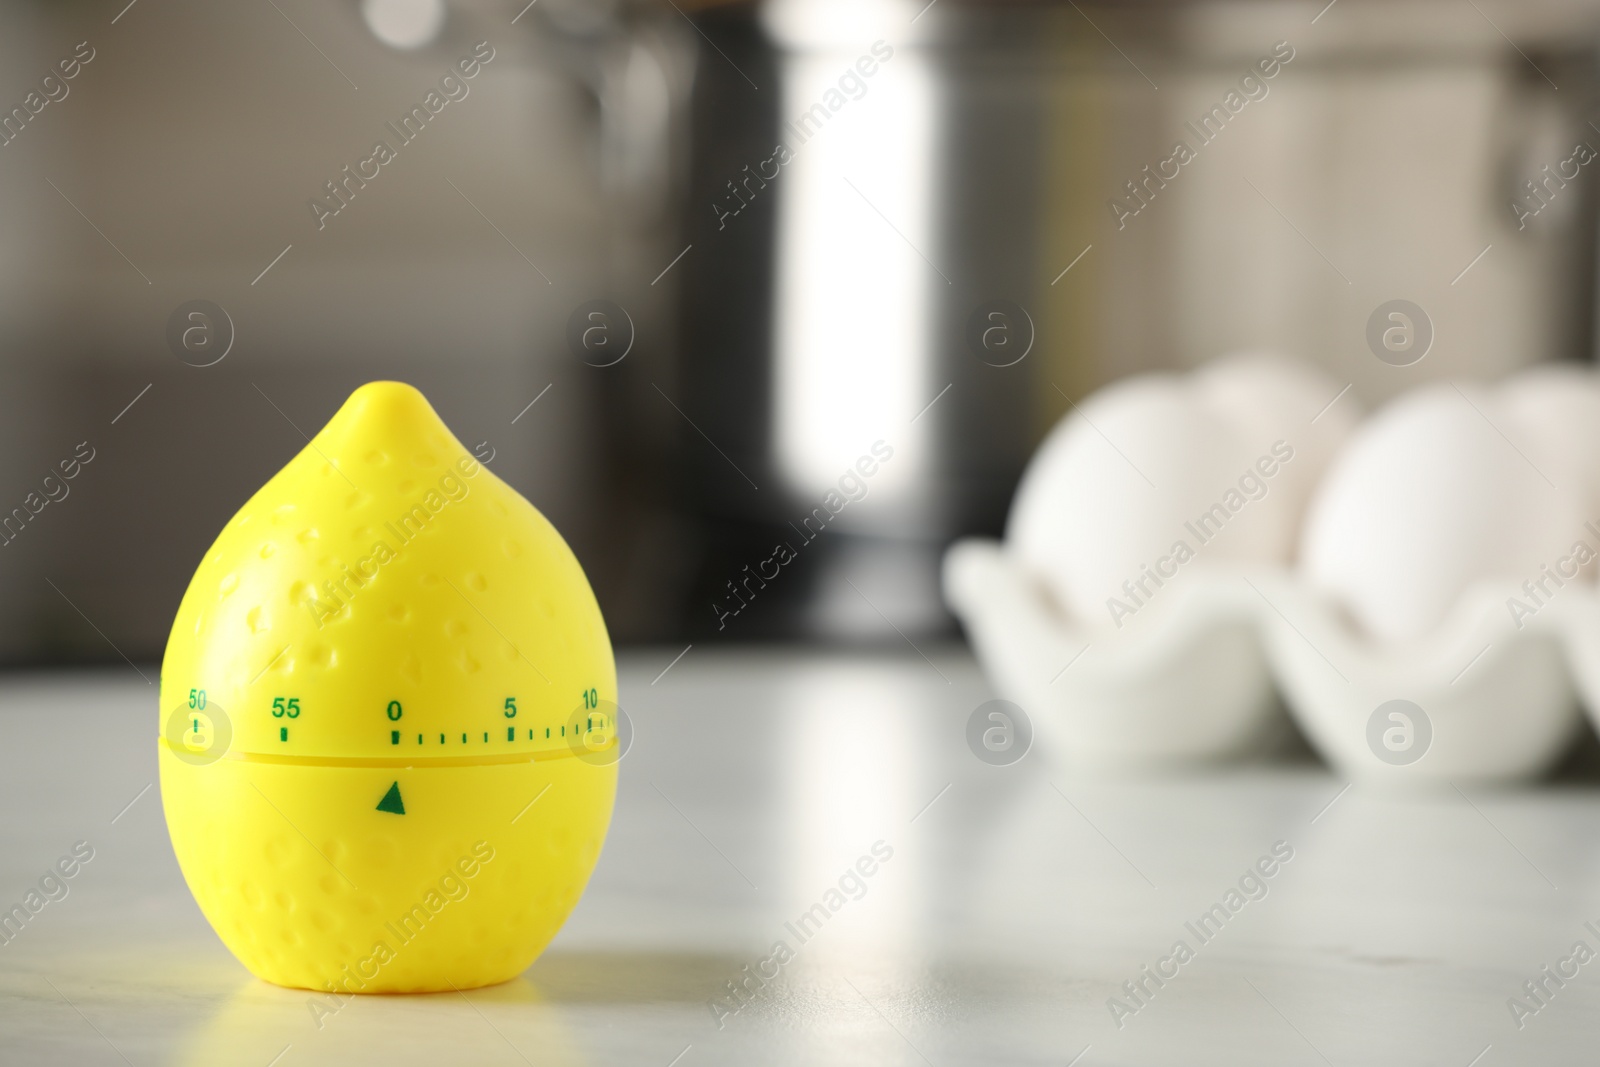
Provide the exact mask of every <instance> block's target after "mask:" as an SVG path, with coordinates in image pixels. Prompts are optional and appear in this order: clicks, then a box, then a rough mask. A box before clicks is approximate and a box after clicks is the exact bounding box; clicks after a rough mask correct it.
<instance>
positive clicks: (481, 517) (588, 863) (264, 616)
mask: <svg viewBox="0 0 1600 1067" xmlns="http://www.w3.org/2000/svg"><path fill="white" fill-rule="evenodd" d="M616 688H617V683H616V667H615V663H614V661H613V659H612V653H611V643H610V640H609V638H608V636H607V634H606V628H605V621H604V619H603V618H602V617H601V614H600V609H599V605H598V604H597V603H596V602H595V598H594V593H593V591H592V590H591V589H590V587H589V583H588V581H587V579H586V578H585V577H584V574H583V570H582V569H581V567H580V566H579V565H578V561H577V559H576V558H575V557H574V556H573V554H572V552H571V550H570V549H569V548H568V547H567V545H566V542H565V541H563V540H562V538H561V535H560V534H559V533H557V532H556V530H555V528H554V527H553V526H551V525H550V523H549V522H548V521H547V520H546V519H545V518H544V516H543V515H541V514H540V513H539V512H538V511H537V510H535V509H534V507H533V506H532V505H531V504H529V503H528V501H527V500H525V499H523V497H522V496H520V495H519V494H518V493H517V492H516V491H515V490H513V489H512V488H511V487H509V486H508V485H506V484H505V483H504V482H502V481H501V480H500V479H499V478H497V477H496V476H495V475H494V474H493V473H492V472H490V471H489V470H488V469H487V468H486V467H484V466H483V465H481V464H480V463H479V462H478V461H477V460H476V459H475V458H474V457H473V456H472V454H471V453H469V452H468V451H467V450H466V449H465V448H464V447H463V446H462V445H461V443H460V442H459V441H458V440H456V438H455V437H454V436H453V435H452V434H451V433H450V431H449V429H448V428H446V426H445V425H444V423H443V422H442V421H441V420H440V419H439V417H438V415H437V414H435V412H434V410H433V408H432V407H431V406H430V405H429V404H428V402H427V400H426V399H425V398H424V397H423V396H422V394H421V393H419V392H418V391H417V390H416V389H414V388H412V387H411V386H409V385H404V384H401V383H398V382H374V383H371V384H369V385H365V386H363V387H361V388H360V389H358V390H356V392H355V393H354V394H352V395H351V397H350V398H349V400H347V401H346V402H345V404H344V406H343V407H342V408H340V410H339V411H338V413H337V414H335V415H334V417H333V419H332V421H330V422H329V423H328V425H327V426H325V427H324V428H323V429H322V431H321V432H320V433H318V434H317V436H316V437H315V438H314V439H312V440H311V442H310V443H309V444H308V445H307V447H306V448H305V449H304V450H303V451H302V452H300V453H299V454H298V455H297V456H295V457H294V458H293V459H292V460H290V462H289V464H288V465H287V466H286V467H284V468H283V470H281V471H279V472H278V473H277V474H276V475H274V476H273V478H272V479H271V480H270V481H268V482H267V484H266V485H265V486H263V487H262V488H261V489H260V491H258V492H257V493H256V494H255V495H254V496H253V497H251V498H250V500H249V501H248V502H247V503H246V504H245V505H244V507H243V508H241V509H240V510H239V512H238V514H237V515H235V516H234V517H233V518H232V519H231V520H230V521H229V522H228V524H227V526H226V527H225V528H224V529H223V531H222V533H221V534H220V535H219V536H218V538H217V540H216V542H215V543H214V544H213V545H212V546H211V548H210V549H209V550H208V551H207V552H206V554H205V558H204V559H203V561H202V562H201V563H200V566H199V569H198V570H197V571H196V572H195V576H194V579H193V581H192V582H191V583H190V585H189V589H188V591H187V592H186V593H185V594H184V597H183V602H182V604H181V605H180V606H179V608H178V615H177V619H176V620H175V621H174V623H173V627H172V634H171V637H170V638H169V640H168V642H167V650H166V657H165V661H164V662H163V664H162V671H161V710H162V723H163V730H162V735H161V737H160V739H159V741H158V747H159V752H160V759H159V762H160V768H161V795H162V802H163V805H164V806H165V810H166V816H167V826H168V829H169V831H170V833H171V836H172V845H173V850H174V851H175V852H176V854H177V858H178V863H179V865H180V866H181V867H182V869H183V875H184V878H185V879H186V880H187V882H188V884H189V888H190V890H191V891H192V892H193V894H194V897H195V900H196V901H197V902H198V903H199V905H200V909H201V911H203V912H204V913H205V916H206V918H207V919H208V920H209V921H210V923H211V925H212V926H213V928H215V930H216V931H217V934H218V936H219V937H221V938H222V940H223V942H224V943H225V944H226V945H227V946H228V948H229V949H230V950H232V952H233V954H234V955H235V956H237V957H238V958H239V960H240V961H241V962H243V963H244V965H245V966H246V967H248V968H249V969H250V970H251V971H252V972H253V973H255V974H256V975H257V976H259V977H261V978H264V979H266V980H267V981H269V982H274V983H277V984H278V985H284V986H295V987H302V988H307V989H317V990H336V991H338V992H341V993H342V992H350V993H361V992H367V993H375V992H426V991H440V990H450V989H467V988H471V987H474V986H482V985H487V984H490V983H494V982H501V981H505V980H507V979H509V978H512V977H514V976H515V975H517V974H518V973H520V972H521V971H523V970H524V969H525V968H526V967H527V966H528V965H529V964H530V963H531V962H532V961H533V960H534V958H535V957H536V956H537V955H538V954H539V953H540V951H542V950H543V949H544V947H545V945H547V944H548V943H549V942H550V939H551V938H552V937H554V936H555V934H556V931H557V930H559V929H560V927H561V924H562V923H563V922H564V921H565V919H566V917H567V915H568V914H569V913H570V912H571V911H572V909H573V907H574V906H575V905H576V904H577V901H578V897H579V896H580V895H581V893H582V892H583V888H584V885H585V883H586V882H587V881H588V878H589V874H590V872H591V871H592V870H593V868H594V865H595V861H596V860H597V858H598V856H599V853H600V847H601V844H602V843H603V841H604V839H605V834H606V829H607V827H608V825H609V823H610V820H611V808H612V803H613V801H614V799H615V795H616V780H617V767H616V759H617V756H618V755H619V753H620V752H621V748H620V747H619V745H618V738H617V730H616V727H617V719H618V715H619V711H618V709H617V706H616V703H615V701H616Z"/></svg>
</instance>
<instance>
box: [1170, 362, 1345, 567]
mask: <svg viewBox="0 0 1600 1067" xmlns="http://www.w3.org/2000/svg"><path fill="white" fill-rule="evenodd" d="M1191 381H1192V382H1193V383H1194V389H1195V391H1196V393H1197V395H1198V396H1199V398H1200V400H1201V402H1202V403H1205V404H1207V405H1208V406H1210V407H1211V408H1212V409H1213V410H1215V411H1217V412H1219V413H1221V414H1223V415H1224V416H1226V417H1227V418H1228V419H1230V420H1231V421H1232V422H1233V424H1234V425H1235V426H1236V427H1237V428H1238V429H1239V432H1240V433H1241V434H1242V435H1243V437H1244V439H1245V441H1247V442H1248V443H1249V444H1251V445H1252V446H1254V448H1255V449H1256V451H1257V452H1261V453H1265V452H1267V451H1268V450H1269V449H1270V448H1271V446H1272V445H1273V444H1274V443H1275V442H1277V441H1286V442H1288V443H1289V445H1290V446H1292V447H1293V449H1294V460H1293V462H1291V463H1286V464H1284V465H1283V469H1282V471H1281V473H1279V474H1278V475H1277V476H1275V478H1274V479H1273V483H1272V492H1271V494H1270V495H1269V497H1268V499H1267V500H1266V501H1263V503H1265V504H1266V505H1267V506H1268V507H1270V508H1272V509H1273V510H1275V511H1276V512H1278V515H1277V521H1278V522H1279V523H1281V524H1282V525H1283V526H1284V528H1285V529H1286V530H1287V531H1289V536H1290V537H1291V538H1292V539H1295V540H1298V538H1299V533H1300V521H1301V518H1302V517H1303V515H1304V514H1305V509H1306V507H1307V505H1308V504H1310V502H1311V495H1312V494H1313V493H1314V492H1315V491H1316V488H1317V485H1318V484H1319V483H1320V482H1321V480H1322V475H1323V473H1324V472H1325V471H1326V470H1327V468H1328V464H1329V463H1331V462H1332V461H1333V457H1334V456H1335V455H1337V454H1338V452H1339V449H1340V448H1341V447H1343V445H1344V443H1345V441H1347V440H1348V439H1349V437H1350V434H1351V433H1352V432H1353V431H1354V430H1355V428H1356V425H1357V423H1359V422H1360V421H1361V414H1362V411H1361V403H1360V401H1359V400H1357V399H1356V397H1355V396H1354V394H1353V393H1351V392H1347V391H1345V390H1346V388H1347V385H1346V383H1344V382H1336V381H1334V380H1333V379H1332V378H1330V377H1328V376H1327V375H1326V374H1324V373H1322V371H1320V370H1318V369H1317V368H1316V367H1314V366H1312V365H1311V364H1309V363H1305V362H1302V361H1297V360H1289V359H1286V358H1284V357H1282V356H1278V355H1274V354H1272V353H1269V352H1240V353H1235V354H1234V355H1230V356H1224V357H1222V358H1221V359H1217V360H1213V361H1212V362H1210V363H1208V364H1206V365H1205V366H1203V367H1201V368H1200V369H1199V370H1197V371H1195V373H1194V375H1193V377H1192V378H1191Z"/></svg>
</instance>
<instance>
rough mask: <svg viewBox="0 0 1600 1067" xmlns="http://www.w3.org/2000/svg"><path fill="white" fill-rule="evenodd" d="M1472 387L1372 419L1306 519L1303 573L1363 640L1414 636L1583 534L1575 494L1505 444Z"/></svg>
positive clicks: (1421, 393) (1488, 396) (1421, 398)
mask: <svg viewBox="0 0 1600 1067" xmlns="http://www.w3.org/2000/svg"><path fill="white" fill-rule="evenodd" d="M1510 425H1511V419H1510V418H1509V416H1508V412H1507V411H1506V408H1505V405H1504V403H1503V402H1502V398H1501V397H1500V396H1499V395H1498V394H1497V393H1495V392H1491V391H1490V390H1488V389H1485V388H1482V387H1479V386H1471V385H1465V386H1460V387H1457V386H1454V385H1436V386H1429V387H1426V388H1423V389H1418V390H1416V391H1414V392H1411V393H1408V394H1406V395H1404V396H1402V397H1400V398H1399V399H1398V400H1396V401H1394V402H1393V403H1391V404H1390V405H1389V406H1388V407H1386V408H1384V409H1383V410H1382V411H1380V412H1378V413H1377V414H1376V415H1375V416H1373V417H1372V418H1371V419H1369V420H1368V421H1367V422H1366V423H1365V424H1364V425H1363V426H1362V427H1361V428H1360V429H1359V430H1358V431H1357V432H1356V434H1355V436H1354V437H1353V438H1352V439H1351V440H1350V442H1349V444H1348V445H1347V446H1346V447H1345V449H1344V450H1343V451H1342V452H1341V453H1340V455H1339V456H1338V458H1337V459H1336V460H1335V461H1334V463H1333V466H1332V467H1331V468H1330V469H1329V471H1328V474H1327V476H1326V477H1325V478H1324V480H1323V483H1322V485H1321V487H1320V488H1319V489H1318V491H1317V494H1316V497H1315V499H1314V500H1313V501H1312V505H1311V510H1310V512H1309V514H1308V515H1307V519H1306V528H1305V538H1304V542H1303V548H1302V553H1301V558H1302V562H1303V564H1304V567H1305V571H1306V574H1307V576H1308V578H1309V579H1310V580H1311V582H1312V583H1313V584H1314V585H1316V586H1317V587H1319V588H1321V589H1323V590H1325V591H1326V592H1328V593H1330V594H1332V595H1333V596H1334V597H1335V598H1336V599H1338V600H1339V601H1341V602H1342V603H1343V604H1344V606H1345V607H1346V608H1347V609H1348V610H1349V612H1350V613H1351V615H1352V616H1353V617H1354V619H1355V620H1356V621H1357V623H1359V624H1360V626H1362V627H1363V628H1364V629H1365V630H1366V631H1367V632H1368V633H1370V634H1372V635H1374V636H1376V637H1378V638H1380V639H1382V640H1386V641H1406V640H1411V639H1415V638H1418V637H1421V636H1422V635H1424V634H1426V633H1428V632H1429V631H1430V630H1432V629H1433V627H1435V626H1436V625H1438V624H1439V622H1441V621H1442V620H1443V619H1444V617H1445V615H1446V614H1447V613H1448V612H1449V611H1450V609H1451V608H1452V607H1453V606H1454V605H1455V603H1456V601H1457V600H1458V598H1459V597H1460V596H1461V594H1462V593H1463V592H1464V591H1465V590H1466V589H1467V587H1468V586H1469V585H1470V584H1472V583H1473V582H1475V581H1496V580H1504V581H1509V582H1512V583H1513V584H1517V583H1521V582H1522V581H1523V580H1525V579H1526V578H1528V577H1531V576H1536V575H1537V574H1538V572H1539V568H1540V566H1541V565H1543V564H1545V563H1548V562H1550V561H1552V560H1554V559H1556V558H1557V557H1559V556H1560V555H1562V554H1563V553H1564V552H1565V550H1566V548H1567V547H1568V546H1570V545H1571V543H1572V541H1573V540H1574V539H1575V538H1576V537H1578V536H1579V535H1580V534H1581V532H1582V521H1581V519H1580V517H1579V509H1578V506H1577V502H1576V498H1575V497H1574V495H1573V494H1571V493H1570V492H1563V491H1560V490H1558V489H1556V488H1554V487H1552V486H1551V485H1550V484H1549V483H1548V482H1547V481H1546V480H1545V478H1544V477H1543V476H1542V475H1541V473H1540V472H1539V471H1538V470H1537V469H1536V468H1535V466H1534V464H1533V463H1531V462H1530V461H1529V459H1528V458H1527V457H1525V456H1524V455H1523V454H1522V453H1521V452H1519V451H1518V449H1517V448H1516V447H1514V446H1513V445H1512V443H1511V442H1510V441H1509V440H1508V439H1507V436H1506V434H1505V427H1507V426H1510Z"/></svg>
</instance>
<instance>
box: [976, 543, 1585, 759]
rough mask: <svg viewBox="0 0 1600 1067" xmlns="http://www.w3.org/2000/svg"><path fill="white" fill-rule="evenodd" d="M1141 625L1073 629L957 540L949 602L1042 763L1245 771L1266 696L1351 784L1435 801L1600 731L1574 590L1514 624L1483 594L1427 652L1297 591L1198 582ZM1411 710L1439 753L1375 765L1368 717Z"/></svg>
mask: <svg viewBox="0 0 1600 1067" xmlns="http://www.w3.org/2000/svg"><path fill="white" fill-rule="evenodd" d="M1188 578H1189V580H1188V581H1187V582H1186V584H1185V585H1182V586H1178V587H1175V588H1174V589H1173V590H1172V591H1171V593H1170V594H1169V596H1170V597H1171V602H1170V603H1169V604H1166V605H1164V610H1163V611H1162V613H1160V614H1158V615H1156V616H1155V617H1154V618H1152V619H1151V620H1150V623H1149V625H1147V626H1144V627H1143V628H1140V629H1137V630H1129V631H1124V632H1122V633H1117V632H1115V631H1107V630H1104V629H1094V628H1090V627H1087V626H1084V625H1082V624H1081V623H1077V622H1074V621H1073V620H1070V619H1068V618H1066V616H1065V615H1064V613H1063V612H1062V611H1061V610H1060V609H1059V608H1058V607H1057V606H1056V605H1055V604H1054V603H1052V602H1051V600H1050V599H1049V597H1048V596H1047V595H1046V593H1045V591H1044V589H1043V587H1042V583H1040V582H1039V581H1037V580H1036V579H1035V578H1034V577H1033V576H1031V575H1030V574H1028V573H1027V571H1026V570H1025V569H1024V568H1023V567H1022V566H1021V565H1020V564H1019V563H1018V562H1017V561H1016V560H1015V559H1014V558H1013V556H1012V554H1011V553H1010V552H1009V551H1008V550H1007V548H1006V547H1005V546H1004V545H1003V544H1002V543H1000V542H996V541H984V540H968V541H963V542H961V543H959V544H957V545H956V546H954V547H953V548H952V549H951V550H950V553H949V555H948V556H947V557H946V560H945V572H944V583H945V596H946V600H947V601H948V602H949V604H950V606H951V608H952V609H953V610H954V611H955V613H956V614H957V616H958V617H959V618H960V619H961V620H962V622H963V623H964V624H965V626H966V628H967V631H968V634H969V636H970V637H971V640H972V644H973V648H974V650H975V652H976V653H977V656H978V659H979V662H980V663H981V664H982V666H983V667H984V670H985V671H986V673H987V674H988V676H989V677H990V678H991V679H992V680H993V682H994V684H995V687H996V689H997V690H998V691H999V692H1000V693H1001V695H1003V696H1006V697H1007V698H1009V699H1013V700H1015V701H1016V702H1017V703H1018V704H1019V705H1021V706H1022V707H1023V709H1024V710H1026V711H1028V712H1029V713H1030V715H1032V717H1033V720H1034V722H1033V725H1034V729H1035V734H1036V736H1037V737H1038V738H1039V743H1040V747H1041V750H1042V751H1045V752H1046V753H1047V754H1048V755H1050V756H1051V757H1053V758H1054V759H1055V760H1057V761H1058V762H1059V763H1061V764H1062V765H1063V766H1067V767H1072V768H1075V769H1087V770H1125V769H1138V768H1153V767H1159V766H1163V765H1171V764H1177V763H1205V762H1215V761H1219V760H1223V759H1228V758H1238V757H1241V756H1245V755H1248V754H1249V753H1250V752H1251V751H1252V750H1253V749H1254V748H1256V747H1257V745H1258V742H1259V741H1260V740H1261V738H1262V736H1263V735H1264V734H1265V733H1266V732H1268V730H1269V728H1270V724H1271V720H1272V717H1273V715H1274V701H1273V699H1272V689H1273V683H1274V682H1276V686H1277V689H1278V690H1279V691H1281V693H1282V694H1283V696H1284V698H1285V702H1286V703H1287V705H1288V708H1289V710H1290V712H1291V713H1292V714H1293V716H1294V719H1295V721H1296V722H1297V723H1298V725H1299V726H1300V728H1301V729H1302V730H1303V731H1304V733H1305V734H1306V736H1307V738H1308V739H1309V740H1310V741H1311V743H1312V745H1313V746H1315V748H1316V749H1317V750H1318V752H1320V753H1321V754H1322V755H1323V757H1324V758H1326V759H1327V760H1328V761H1329V763H1331V764H1332V765H1333V766H1334V767H1335V768H1336V769H1337V770H1338V771H1339V773H1341V774H1342V775H1344V776H1346V777H1349V778H1352V779H1360V780H1363V781H1367V782H1378V783H1388V784H1398V785H1409V784H1415V785H1423V786H1427V785H1432V786H1437V787H1439V788H1449V786H1450V784H1452V783H1454V784H1467V783H1484V782H1507V781H1515V780H1519V779H1526V778H1529V777H1532V776H1535V775H1538V774H1540V773H1542V772H1544V771H1546V770H1548V769H1549V768H1550V767H1551V766H1552V765H1553V764H1554V763H1555V762H1556V761H1557V760H1559V759H1560V757H1561V756H1562V755H1563V753H1564V752H1565V751H1566V750H1567V748H1568V747H1569V746H1570V745H1571V743H1572V741H1573V739H1574V737H1575V736H1576V734H1577V733H1578V731H1579V730H1580V728H1581V712H1580V705H1579V696H1580V694H1581V695H1582V697H1583V704H1584V706H1585V707H1586V708H1587V709H1588V711H1589V714H1590V716H1591V718H1593V719H1594V720H1595V722H1596V725H1597V726H1600V594H1597V593H1596V591H1595V590H1594V588H1593V587H1592V586H1589V585H1574V586H1573V587H1571V588H1570V589H1568V590H1567V591H1566V593H1565V596H1564V598H1557V599H1555V600H1552V601H1551V602H1550V603H1549V604H1548V605H1547V606H1546V607H1545V608H1544V609H1543V610H1541V611H1540V612H1539V613H1538V614H1537V615H1535V616H1532V617H1529V618H1525V619H1523V620H1522V622H1523V625H1522V626H1521V627H1520V628H1519V627H1517V626H1516V625H1515V624H1514V623H1513V622H1512V620H1511V616H1510V613H1509V612H1508V610H1507V607H1506V603H1507V599H1508V598H1509V597H1512V596H1519V595H1522V594H1521V591H1520V590H1517V589H1513V588H1509V587H1501V586H1498V585H1489V584H1485V585H1479V586H1475V587H1473V588H1471V589H1469V590H1467V591H1466V592H1465V593H1464V594H1463V595H1462V596H1461V598H1460V599H1459V601H1458V602H1457V604H1456V607H1455V609H1454V610H1453V611H1452V612H1451V613H1450V614H1449V616H1448V617H1447V618H1446V619H1445V620H1444V621H1443V622H1442V623H1441V624H1440V625H1439V626H1438V627H1436V628H1435V629H1434V630H1433V632H1431V633H1430V634H1428V635H1427V636H1426V637H1424V638H1422V639H1421V640H1419V641H1416V642H1411V643H1407V644H1405V645H1404V646H1398V647H1397V646H1393V645H1389V644H1386V643H1383V642H1378V641H1375V640H1373V639H1372V638H1371V637H1369V636H1367V635H1365V634H1362V633H1359V632H1358V631H1357V630H1356V628H1355V627H1354V626H1353V625H1352V624H1351V623H1350V622H1349V621H1348V619H1347V618H1346V617H1345V614H1344V613H1343V612H1342V611H1341V610H1340V609H1339V608H1338V607H1337V605H1335V604H1334V603H1332V602H1331V601H1330V600H1329V599H1328V598H1327V597H1326V596H1325V595H1323V594H1321V593H1319V592H1317V591H1316V590H1314V589H1312V588H1310V586H1309V585H1308V584H1307V583H1306V582H1305V581H1304V580H1303V579H1301V578H1300V577H1299V576H1298V575H1295V574H1293V573H1292V572H1288V571H1284V570H1267V569H1263V570H1260V571H1253V572H1226V571H1207V570H1199V569H1197V570H1196V571H1195V573H1193V574H1192V575H1190V576H1188ZM1390 700H1406V701H1411V702H1412V703H1414V704H1416V705H1417V706H1418V707H1420V708H1422V709H1423V710H1424V712H1425V714H1426V715H1427V716H1428V724H1429V728H1430V733H1431V737H1430V738H1429V739H1428V741H1427V749H1426V751H1425V752H1424V754H1423V755H1422V756H1421V757H1420V758H1418V759H1416V760H1415V761H1414V762H1407V763H1396V762H1391V761H1389V760H1386V759H1384V758H1382V757H1381V756H1380V755H1379V753H1378V751H1377V749H1376V748H1375V747H1374V742H1373V741H1372V738H1371V736H1370V734H1369V729H1370V723H1371V720H1372V718H1373V715H1374V712H1376V711H1377V709H1378V708H1379V706H1380V705H1383V704H1385V703H1386V702H1388V701H1390Z"/></svg>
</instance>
